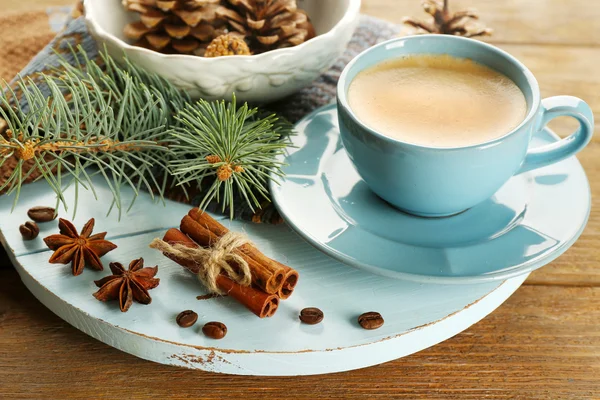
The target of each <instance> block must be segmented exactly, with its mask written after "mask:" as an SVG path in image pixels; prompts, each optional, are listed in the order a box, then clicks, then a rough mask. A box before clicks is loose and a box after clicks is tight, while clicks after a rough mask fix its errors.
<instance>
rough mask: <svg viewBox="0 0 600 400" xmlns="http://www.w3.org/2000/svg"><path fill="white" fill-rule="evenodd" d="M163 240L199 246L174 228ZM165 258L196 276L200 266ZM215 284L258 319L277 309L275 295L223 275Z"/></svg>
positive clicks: (277, 302) (171, 243)
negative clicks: (242, 284) (243, 284)
mask: <svg viewBox="0 0 600 400" xmlns="http://www.w3.org/2000/svg"><path fill="white" fill-rule="evenodd" d="M163 240H164V241H165V242H167V243H169V244H170V245H174V244H182V245H184V246H187V247H191V248H194V247H199V244H198V243H196V242H195V241H194V240H192V239H191V238H190V237H188V236H187V235H186V234H185V233H183V232H181V231H180V230H178V229H174V228H173V229H169V230H168V231H167V233H165V236H164V237H163ZM165 256H167V257H169V258H170V259H172V260H173V261H175V262H176V263H177V264H179V265H181V266H182V267H184V268H186V269H187V270H189V271H190V272H192V273H194V274H197V273H198V272H199V271H200V266H199V265H198V264H196V263H195V262H193V261H190V260H181V259H178V258H177V257H172V256H170V255H168V254H165ZM216 283H217V286H218V287H219V289H220V290H221V291H223V292H225V293H227V294H228V295H229V296H231V297H233V298H234V299H235V300H237V301H238V302H239V303H241V304H242V305H243V306H245V307H246V308H247V309H249V310H250V311H252V312H253V313H254V314H255V315H257V316H258V317H259V318H264V317H271V316H273V315H274V314H275V312H276V311H277V308H278V307H279V297H277V295H275V294H267V293H265V292H263V291H261V290H258V289H256V288H254V287H251V286H241V285H240V284H239V283H236V282H234V281H232V280H231V279H229V278H228V277H227V276H225V275H223V274H221V275H219V276H218V277H217V280H216Z"/></svg>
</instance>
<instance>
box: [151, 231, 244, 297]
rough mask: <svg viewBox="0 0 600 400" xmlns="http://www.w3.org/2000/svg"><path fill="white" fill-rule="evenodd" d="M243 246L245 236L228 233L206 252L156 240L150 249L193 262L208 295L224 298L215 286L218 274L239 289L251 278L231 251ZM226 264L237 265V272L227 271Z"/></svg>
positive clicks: (227, 266) (229, 267) (240, 257)
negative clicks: (226, 277) (224, 275)
mask: <svg viewBox="0 0 600 400" xmlns="http://www.w3.org/2000/svg"><path fill="white" fill-rule="evenodd" d="M246 243H250V240H249V239H248V238H247V237H246V235H243V234H241V233H238V232H228V233H226V234H225V235H223V236H222V237H221V238H220V239H219V240H218V241H217V242H216V243H215V244H214V245H212V246H211V247H210V248H208V249H205V248H202V247H197V248H192V247H187V246H185V245H183V244H173V245H171V244H169V243H167V242H165V241H164V240H161V239H158V238H156V239H154V240H153V241H152V243H150V247H151V248H153V249H156V250H159V251H161V252H163V253H165V254H168V255H170V256H173V257H176V258H179V259H182V260H187V261H192V262H195V263H196V264H197V265H198V267H199V271H198V273H197V277H198V280H199V281H200V282H202V284H203V285H204V286H205V287H206V288H207V289H208V290H209V291H210V292H211V293H218V294H225V293H223V292H222V291H221V290H220V289H219V288H218V286H217V277H218V276H219V274H220V273H222V272H223V273H225V274H226V275H227V276H228V277H229V278H231V280H232V281H234V282H237V283H239V284H240V285H242V286H250V282H251V278H252V276H251V273H250V267H249V266H248V262H247V261H246V260H244V258H243V257H242V256H241V255H240V254H239V253H238V252H236V251H235V249H237V248H238V247H240V246H243V245H245V244H246ZM230 263H235V264H237V265H238V266H239V269H233V268H231V265H230Z"/></svg>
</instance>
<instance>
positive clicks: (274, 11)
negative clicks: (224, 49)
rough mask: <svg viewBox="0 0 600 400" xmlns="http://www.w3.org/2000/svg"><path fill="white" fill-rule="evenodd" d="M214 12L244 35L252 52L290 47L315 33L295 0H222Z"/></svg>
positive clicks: (234, 29)
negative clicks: (223, 0)
mask: <svg viewBox="0 0 600 400" xmlns="http://www.w3.org/2000/svg"><path fill="white" fill-rule="evenodd" d="M226 1H227V2H228V4H227V5H225V6H220V7H218V8H217V11H216V13H217V16H218V17H222V18H224V19H226V20H227V22H228V24H229V26H230V28H231V29H232V30H233V31H237V32H239V33H241V34H242V35H244V36H245V37H246V41H247V42H248V43H249V45H250V49H251V50H253V51H254V52H255V53H263V52H265V51H269V50H274V49H279V48H282V47H292V46H296V45H299V44H301V43H304V42H305V41H307V40H309V39H311V38H313V37H315V29H314V27H313V25H312V23H311V22H310V20H309V19H308V16H307V15H306V13H305V12H304V11H302V10H300V9H298V7H297V5H296V0H226Z"/></svg>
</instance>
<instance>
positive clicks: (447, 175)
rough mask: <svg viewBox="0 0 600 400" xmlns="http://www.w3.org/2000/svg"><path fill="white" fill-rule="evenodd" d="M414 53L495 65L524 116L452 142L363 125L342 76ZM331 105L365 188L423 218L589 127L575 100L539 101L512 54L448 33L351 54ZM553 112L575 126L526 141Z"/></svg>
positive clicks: (553, 158) (460, 207) (463, 205)
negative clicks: (501, 129) (538, 141)
mask: <svg viewBox="0 0 600 400" xmlns="http://www.w3.org/2000/svg"><path fill="white" fill-rule="evenodd" d="M414 54H448V55H451V56H455V57H459V58H470V59H472V60H474V61H476V62H478V63H481V64H484V65H486V66H488V67H491V68H492V69H494V70H496V71H498V72H501V73H502V74H504V75H506V76H507V77H509V78H510V79H512V80H513V81H514V82H515V83H516V84H517V86H518V87H519V88H520V89H521V91H522V92H523V94H524V95H525V99H526V101H527V115H526V117H525V119H524V120H523V121H522V122H521V124H520V125H519V126H518V127H516V128H515V129H514V130H512V131H511V132H507V133H506V134H505V135H504V136H502V137H500V138H498V139H494V140H490V141H487V142H484V143H481V144H477V145H471V146H463V147H453V148H437V147H428V146H422V145H415V144H411V143H406V142H403V141H401V140H397V139H394V138H391V137H389V136H385V135H383V134H382V133H379V132H377V131H375V130H373V129H371V128H369V127H368V126H367V125H365V124H364V123H363V122H361V121H360V120H359V119H358V117H357V116H356V114H355V113H354V112H353V111H352V109H351V107H350V105H349V103H348V88H349V86H350V83H351V82H352V80H353V79H354V78H355V77H356V75H357V74H358V73H359V72H361V71H363V70H364V69H366V68H369V67H371V66H373V65H375V64H378V63H380V62H382V61H385V60H389V59H393V58H399V57H402V56H407V55H414ZM337 111H338V119H339V126H340V133H341V138H342V141H343V143H344V147H345V148H346V151H347V153H348V155H349V157H350V159H351V160H352V162H353V164H354V166H355V168H356V170H357V171H358V173H359V174H360V176H361V177H362V179H363V180H364V181H365V182H366V183H367V185H368V186H369V187H370V188H371V190H373V192H375V193H376V194H377V195H378V196H379V197H381V198H383V199H384V200H386V201H387V202H388V203H390V204H392V205H394V206H395V207H397V208H399V209H401V210H402V211H405V212H408V213H410V214H415V215H419V216H425V217H442V216H449V215H453V214H456V213H459V212H462V211H464V210H466V209H468V208H470V207H473V206H475V205H477V204H478V203H480V202H482V201H484V200H486V199H488V198H490V197H491V196H492V195H493V194H494V193H495V192H496V191H497V190H498V189H500V187H501V186H502V185H503V184H504V183H506V182H507V181H508V180H509V179H510V178H511V177H512V176H513V175H515V174H517V173H520V172H524V171H527V170H531V169H534V168H539V167H543V166H545V165H548V164H552V163H555V162H558V161H560V160H562V159H565V158H567V157H570V156H572V155H574V154H575V153H577V152H578V151H580V150H581V149H582V148H584V147H585V145H587V144H588V143H589V141H590V139H591V137H592V134H593V131H594V117H593V114H592V110H591V109H590V107H589V106H588V105H587V104H586V103H585V102H584V101H583V100H580V99H578V98H576V97H571V96H556V97H550V98H546V99H543V100H542V99H541V96H540V89H539V86H538V83H537V80H536V79H535V77H534V76H533V74H532V73H531V71H529V69H527V68H526V67H525V66H524V65H523V64H522V63H521V62H519V61H518V60H517V59H516V58H514V57H513V56H511V55H510V54H508V53H506V52H505V51H503V50H500V49H498V48H496V47H494V46H491V45H489V44H486V43H483V42H480V41H477V40H473V39H466V38H461V37H457V36H450V35H422V36H409V37H404V38H397V39H392V40H389V41H387V42H384V43H381V44H379V45H376V46H374V47H371V48H369V49H367V50H365V51H364V52H363V53H361V54H359V55H358V56H357V57H356V58H354V60H352V61H351V62H350V63H349V64H348V65H347V66H346V68H345V69H344V71H343V72H342V74H341V76H340V79H339V82H338V86H337ZM559 116H570V117H574V118H575V119H576V120H577V121H578V122H579V128H578V129H577V131H576V132H574V133H573V134H571V135H570V136H568V137H567V138H565V139H562V140H560V141H558V142H556V143H553V144H549V145H546V146H542V147H537V148H529V144H530V141H531V138H532V136H533V135H534V134H535V133H536V132H538V131H540V130H541V129H543V128H544V127H545V126H546V124H547V123H548V122H549V121H550V120H551V119H553V118H556V117H559Z"/></svg>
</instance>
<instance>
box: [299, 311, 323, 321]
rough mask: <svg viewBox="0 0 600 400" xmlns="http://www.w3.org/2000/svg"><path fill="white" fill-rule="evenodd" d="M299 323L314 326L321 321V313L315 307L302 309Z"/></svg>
mask: <svg viewBox="0 0 600 400" xmlns="http://www.w3.org/2000/svg"><path fill="white" fill-rule="evenodd" d="M300 321H302V322H304V323H305V324H309V325H315V324H318V323H319V322H321V321H323V311H321V310H319V309H318V308H316V307H308V308H304V309H303V310H302V311H300Z"/></svg>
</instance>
